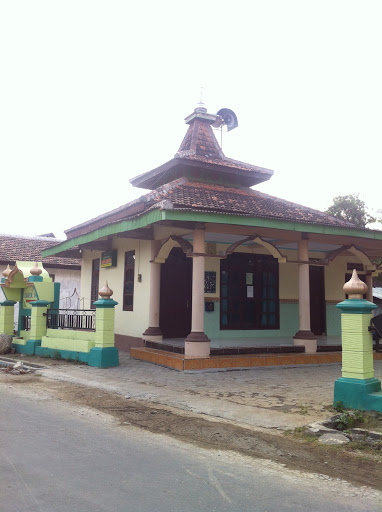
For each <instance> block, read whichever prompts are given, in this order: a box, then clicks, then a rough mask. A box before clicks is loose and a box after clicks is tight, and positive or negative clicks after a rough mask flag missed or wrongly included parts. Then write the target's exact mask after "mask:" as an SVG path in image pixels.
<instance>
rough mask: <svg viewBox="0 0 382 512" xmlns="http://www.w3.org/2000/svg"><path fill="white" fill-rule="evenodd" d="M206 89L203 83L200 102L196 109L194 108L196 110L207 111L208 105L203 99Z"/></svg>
mask: <svg viewBox="0 0 382 512" xmlns="http://www.w3.org/2000/svg"><path fill="white" fill-rule="evenodd" d="M204 89H205V87H204V86H203V85H202V86H201V87H200V100H199V103H198V104H197V106H196V109H195V110H194V112H207V109H206V106H205V104H204V101H203V93H204Z"/></svg>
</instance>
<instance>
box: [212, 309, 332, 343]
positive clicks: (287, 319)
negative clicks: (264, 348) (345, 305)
mask: <svg viewBox="0 0 382 512" xmlns="http://www.w3.org/2000/svg"><path fill="white" fill-rule="evenodd" d="M326 328H327V336H341V311H339V309H338V308H336V305H335V304H327V305H326ZM298 329H299V326H298V304H280V329H279V330H269V331H268V330H258V331H226V330H222V331H221V330H220V303H219V302H215V310H214V311H213V312H210V313H204V332H205V333H206V334H207V336H208V337H209V338H233V337H235V338H274V337H286V336H287V337H289V336H294V335H295V334H296V332H297V331H298Z"/></svg>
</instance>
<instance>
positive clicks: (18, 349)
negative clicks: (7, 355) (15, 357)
mask: <svg viewBox="0 0 382 512" xmlns="http://www.w3.org/2000/svg"><path fill="white" fill-rule="evenodd" d="M12 348H14V349H15V353H16V354H24V353H25V345H21V344H20V343H12Z"/></svg>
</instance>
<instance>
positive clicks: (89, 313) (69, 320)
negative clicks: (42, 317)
mask: <svg viewBox="0 0 382 512" xmlns="http://www.w3.org/2000/svg"><path fill="white" fill-rule="evenodd" d="M95 321H96V310H95V309H49V310H48V328H49V329H73V330H74V331H95V327H96V324H95Z"/></svg>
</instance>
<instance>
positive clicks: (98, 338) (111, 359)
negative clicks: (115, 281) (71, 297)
mask: <svg viewBox="0 0 382 512" xmlns="http://www.w3.org/2000/svg"><path fill="white" fill-rule="evenodd" d="M99 295H100V296H101V299H99V300H97V301H96V302H94V305H95V307H96V332H95V347H94V348H92V349H91V350H90V352H89V361H88V365H89V366H96V367H97V368H110V367H111V366H118V365H119V355H118V349H117V348H116V347H115V346H114V313H115V310H114V308H115V306H116V305H117V304H118V302H115V300H113V299H111V298H110V297H111V296H112V295H113V290H110V288H109V285H108V284H107V282H106V284H105V286H104V287H103V288H102V289H101V290H100V291H99Z"/></svg>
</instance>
